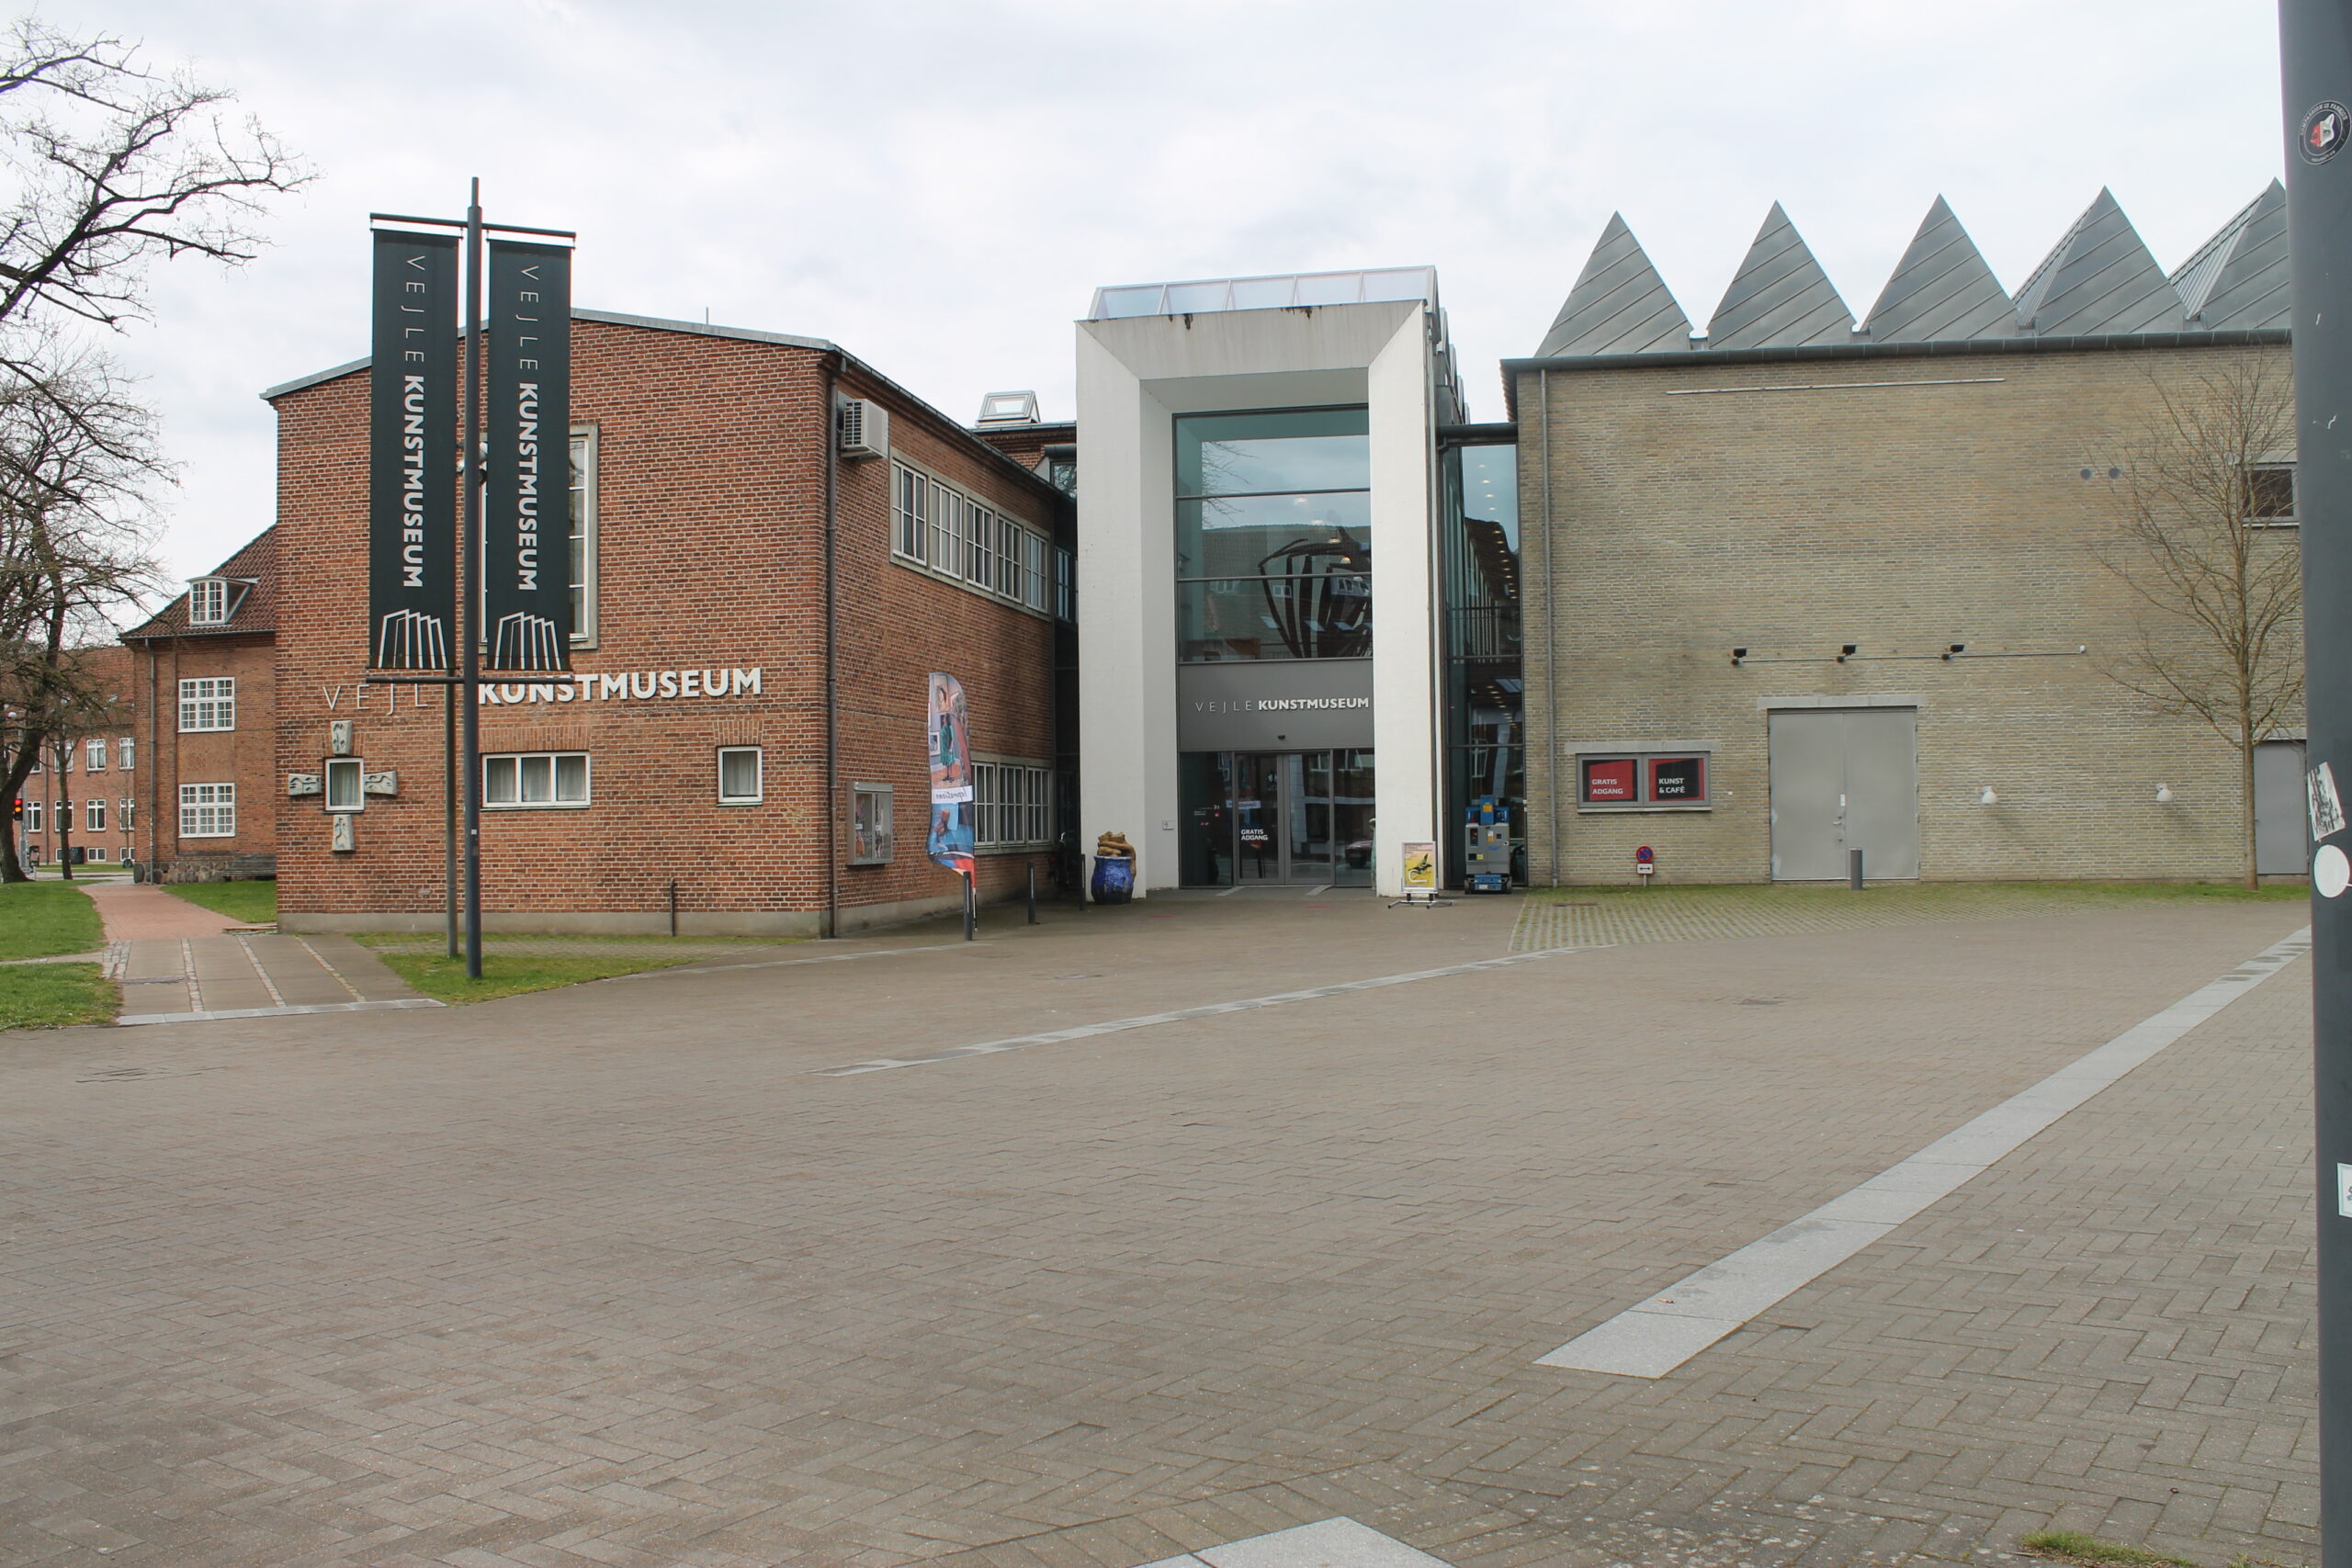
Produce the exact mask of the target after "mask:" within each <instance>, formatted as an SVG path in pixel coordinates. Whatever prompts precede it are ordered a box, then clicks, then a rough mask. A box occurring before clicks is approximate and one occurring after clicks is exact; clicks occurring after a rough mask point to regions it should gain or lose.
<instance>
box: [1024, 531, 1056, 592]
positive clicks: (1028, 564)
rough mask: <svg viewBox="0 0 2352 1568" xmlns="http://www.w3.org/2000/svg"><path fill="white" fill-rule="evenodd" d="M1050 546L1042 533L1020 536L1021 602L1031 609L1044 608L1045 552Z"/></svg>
mask: <svg viewBox="0 0 2352 1568" xmlns="http://www.w3.org/2000/svg"><path fill="white" fill-rule="evenodd" d="M1051 548H1052V546H1051V545H1049V544H1047V543H1046V537H1045V536H1044V535H1042V534H1031V533H1026V532H1024V533H1023V535H1022V536H1021V602H1022V603H1023V604H1026V605H1028V606H1029V608H1031V609H1033V610H1043V609H1045V608H1046V551H1047V550H1049V549H1051Z"/></svg>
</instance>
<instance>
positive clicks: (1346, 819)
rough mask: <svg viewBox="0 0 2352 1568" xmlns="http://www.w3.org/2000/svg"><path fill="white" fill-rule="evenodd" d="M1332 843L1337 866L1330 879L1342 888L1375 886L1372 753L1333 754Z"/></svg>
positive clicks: (1354, 751)
mask: <svg viewBox="0 0 2352 1568" xmlns="http://www.w3.org/2000/svg"><path fill="white" fill-rule="evenodd" d="M1331 762H1332V768H1331V842H1332V846H1333V847H1334V848H1335V849H1336V850H1337V851H1338V863H1337V865H1336V866H1335V867H1334V868H1333V872H1332V876H1331V880H1332V881H1333V882H1335V883H1337V884H1338V885H1339V886H1342V887H1369V886H1372V823H1373V803H1372V772H1373V770H1372V753H1371V751H1369V750H1340V751H1334V752H1332V753H1331Z"/></svg>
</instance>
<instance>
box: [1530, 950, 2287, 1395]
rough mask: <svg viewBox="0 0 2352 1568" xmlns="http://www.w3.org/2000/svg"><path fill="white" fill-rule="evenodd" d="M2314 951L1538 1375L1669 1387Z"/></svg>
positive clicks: (1916, 1163) (1906, 1167) (1896, 1171)
mask: <svg viewBox="0 0 2352 1568" xmlns="http://www.w3.org/2000/svg"><path fill="white" fill-rule="evenodd" d="M2310 950H2311V928H2309V927H2308V926H2306V927H2305V928H2303V929H2302V930H2301V931H2297V932H2296V933H2295V934H2294V935H2292V936H2290V937H2289V938H2287V939H2286V940H2285V941H2284V942H2278V943H2277V944H2276V945H2274V946H2271V947H2268V948H2265V949H2264V950H2263V951H2262V952H2261V953H2256V955H2255V956H2254V957H2252V958H2250V959H2248V960H2246V961H2245V963H2244V964H2239V965H2238V966H2237V967H2236V968H2234V969H2233V970H2231V971H2230V972H2229V973H2228V974H2226V975H2224V976H2222V977H2221V978H2220V979H2218V980H2215V981H2213V982H2212V983H2211V984H2210V985H2205V986H2200V987H2198V988H2197V989H2196V990H2194V991H2191V992H2190V993H2189V994H2188V995H2187V996H2185V997H2183V998H2181V999H2180V1000H2178V1001H2177V1002H2175V1003H2173V1004H2172V1006H2170V1007H2168V1008H2166V1009H2165V1010H2163V1011H2162V1012H2160V1013H2157V1014H2156V1015H2155V1016H2154V1017H2153V1018H2148V1019H2144V1020H2143V1021H2140V1022H2138V1023H2135V1024H2133V1025H2132V1026H2131V1028H2129V1029H2127V1030H2125V1031H2124V1032H2122V1033H2120V1034H2119V1035H2117V1036H2116V1037H2115V1038H2114V1039H2112V1040H2110V1041H2109V1042H2108V1043H2106V1044H2104V1045H2101V1046H2099V1047H2098V1048H2097V1049H2096V1050H2093V1051H2091V1052H2089V1053H2087V1054H2086V1055H2081V1056H2077V1057H2076V1058H2075V1060H2074V1061H2072V1062H2070V1063H2068V1064H2067V1065H2066V1066H2063V1067H2061V1068H2059V1069H2058V1070H2057V1071H2056V1072H2054V1073H2052V1074H2051V1075H2050V1076H2049V1077H2046V1078H2043V1079H2042V1080H2041V1082H2040V1083H2037V1084H2035V1085H2034V1086H2033V1087H2032V1088H2030V1089H2026V1090H2024V1091H2022V1092H2021V1093H2018V1094H2015V1095H2012V1096H2010V1097H2009V1098H2008V1099H2007V1100H2003V1101H2002V1102H2001V1103H2000V1104H1998V1105H1996V1106H1995V1107H1993V1109H1991V1110H1990V1111H1985V1113H1984V1114H1983V1115H1981V1116H1978V1117H1977V1118H1975V1119H1974V1120H1973V1121H1971V1122H1967V1123H1965V1124H1964V1125H1962V1126H1960V1127H1958V1128H1955V1129H1954V1130H1952V1131H1951V1132H1950V1133H1947V1134H1944V1135H1943V1136H1942V1137H1940V1138H1939V1139H1937V1140H1936V1141H1935V1142H1934V1143H1932V1144H1929V1145H1928V1146H1927V1147H1926V1148H1924V1149H1921V1150H1920V1151H1919V1152H1918V1153H1917V1154H1915V1155H1913V1156H1910V1157H1909V1158H1908V1159H1904V1160H1898V1161H1896V1162H1895V1163H1894V1165H1891V1166H1889V1167H1887V1168H1886V1169H1884V1170H1883V1171H1881V1172H1879V1173H1878V1174H1877V1175H1876V1176H1873V1177H1871V1179H1869V1180H1868V1181H1865V1182H1863V1183H1862V1184H1861V1185H1860V1186H1859V1187H1856V1188H1853V1189H1852V1190H1849V1191H1847V1192H1845V1193H1843V1194H1841V1195H1840V1196H1838V1197H1836V1198H1833V1199H1831V1200H1830V1201H1828V1202H1826V1203H1824V1204H1822V1205H1821V1207H1819V1208H1817V1209H1815V1210H1814V1211H1813V1212H1812V1213H1808V1214H1804V1215H1801V1216H1800V1217H1798V1218H1796V1219H1794V1220H1792V1221H1790V1222H1789V1223H1788V1224H1785V1225H1782V1226H1781V1228H1780V1229H1779V1230H1776V1231H1774V1232H1773V1233H1772V1234H1771V1235H1768V1236H1764V1237H1762V1238H1761V1239H1759V1240H1757V1241H1752V1242H1750V1243H1748V1244H1747V1246H1746V1247H1741V1248H1740V1249H1739V1250H1738V1251H1736V1252H1734V1253H1731V1254H1730V1255H1728V1256H1726V1257H1724V1258H1717V1259H1716V1260H1715V1261H1714V1262H1713V1263H1710V1264H1708V1265H1707V1266H1706V1267H1705V1268H1704V1269H1700V1270H1699V1271H1698V1272H1697V1273H1695V1274H1690V1275H1686V1276H1685V1277H1684V1278H1682V1279H1680V1280H1676V1281H1675V1282H1674V1283H1673V1284H1671V1285H1668V1287H1667V1288H1666V1289H1665V1290H1663V1291H1660V1292H1658V1293H1657V1294H1656V1295H1654V1296H1652V1297H1650V1298H1649V1300H1647V1301H1645V1302H1639V1303H1635V1304H1634V1305H1633V1306H1630V1307H1627V1308H1626V1309H1625V1310H1624V1311H1623V1312H1621V1313H1619V1314H1617V1315H1616V1316H1615V1317H1612V1318H1611V1319H1610V1320H1609V1321H1608V1322H1606V1323H1603V1324H1600V1325H1598V1326H1596V1327H1594V1328H1590V1329H1588V1330H1587V1331H1586V1332H1584V1333H1582V1334H1580V1335H1578V1336H1577V1337H1575V1338H1574V1339H1571V1340H1569V1341H1568V1342H1567V1343H1566V1345H1563V1346H1561V1347H1560V1348H1558V1349H1556V1350H1555V1351H1553V1352H1552V1353H1551V1354H1550V1355H1548V1356H1540V1357H1538V1358H1537V1359H1536V1365H1538V1366H1543V1367H1565V1368H1568V1369H1571V1370H1574V1371H1587V1372H1612V1373H1615V1374H1617V1375H1619V1376H1621V1377H1634V1378H1660V1377H1664V1376H1665V1375H1666V1374H1667V1373H1668V1372H1670V1371H1674V1369H1675V1368H1677V1367H1679V1366H1680V1365H1681V1364H1682V1363H1683V1362H1685V1361H1687V1360H1689V1359H1691V1357H1693V1356H1695V1355H1697V1354H1698V1353H1699V1352H1700V1351H1702V1350H1704V1349H1705V1348H1707V1347H1708V1346H1710V1345H1713V1343H1714V1342H1715V1341H1716V1340H1718V1339H1721V1338H1723V1337H1724V1336H1725V1335H1727V1334H1730V1333H1732V1332H1733V1331H1734V1330H1736V1329H1738V1328H1740V1327H1743V1326H1745V1325H1747V1323H1748V1321H1749V1320H1750V1319H1752V1318H1754V1317H1755V1316H1756V1315H1757V1314H1759V1313H1761V1312H1763V1311H1764V1310H1765V1309H1766V1308H1768V1307H1770V1306H1772V1305H1773V1304H1774V1303H1778V1302H1780V1301H1781V1300H1782V1299H1784V1298H1785V1297H1787V1296H1790V1295H1792V1294H1793V1293H1795V1292H1797V1291H1799V1290H1802V1289H1803V1288H1804V1287H1805V1286H1807V1285H1809V1284H1811V1283H1813V1281H1814V1280H1817V1279H1819V1278H1821V1276H1822V1275H1824V1274H1826V1273H1827V1272H1828V1271H1829V1270H1830V1269H1835V1268H1836V1267H1838V1265H1839V1264H1840V1263H1843V1262H1845V1261H1846V1260H1847V1259H1848V1258H1851V1257H1853V1256H1854V1255H1855V1254H1856V1253H1858V1252H1860V1251H1861V1250H1862V1249H1863V1248H1864V1247H1868V1246H1870V1245H1871V1243H1872V1242H1874V1241H1876V1240H1878V1239H1879V1237H1881V1236H1883V1235H1885V1234H1886V1233H1887V1232H1889V1231H1891V1230H1893V1229H1894V1227H1895V1226H1897V1225H1899V1224H1903V1223H1904V1222H1905V1221H1906V1220H1908V1219H1910V1218H1912V1217H1913V1216H1914V1215H1916V1214H1918V1213H1921V1212H1923V1211H1924V1210H1926V1209H1927V1208H1928V1206H1929V1205H1930V1204H1932V1203H1934V1202H1936V1201H1937V1200H1939V1199H1940V1198H1943V1197H1946V1196H1947V1195H1949V1194H1950V1193H1951V1192H1953V1191H1954V1190H1958V1189H1959V1188H1960V1187H1961V1186H1962V1184H1964V1183H1966V1182H1967V1181H1969V1180H1971V1179H1973V1178H1975V1177H1977V1176H1979V1175H1981V1174H1983V1173H1984V1172H1985V1170H1986V1169H1987V1168H1990V1167H1991V1166H1993V1165H1994V1164H1995V1163H1996V1161H1998V1160H2000V1159H2001V1158H2003V1157H2004V1156H2007V1155H2008V1154H2010V1153H2012V1152H2014V1151H2015V1150H2016V1149H2017V1148H2018V1146H2019V1145H2023V1144H2024V1143H2025V1142H2026V1141H2027V1140H2028V1139H2030V1138H2031V1137H2033V1136H2034V1135H2035V1134H2039V1133H2041V1131H2042V1130H2043V1129H2045V1128H2047V1127H2049V1126H2050V1125H2051V1124H2052V1122H2056V1121H2057V1120H2058V1119H2059V1118H2060V1117H2062V1116H2064V1115H2065V1114H2066V1113H2067V1112H2068V1111H2073V1110H2075V1108H2076V1107H2077V1106H2079V1105H2081V1104H2082V1103H2083V1102H2084V1101H2085V1100H2089V1099H2090V1098H2091V1097H2092V1096H2093V1095H2095V1094H2098V1092H2099V1091H2100V1090H2101V1089H2106V1088H2108V1087H2109V1086H2110V1085H2112V1084H2113V1083H2115V1082H2116V1080H2117V1079H2119V1078H2120V1077H2123V1075H2124V1074H2126V1073H2128V1072H2130V1071H2131V1069H2132V1068H2134V1067H2136V1066H2140V1065H2141V1064H2142V1063H2143V1062H2145V1061H2147V1060H2148V1059H2149V1058H2150V1057H2152V1056H2154V1055H2155V1054H2156V1053H2157V1052H2159V1051H2161V1050H2163V1049H2164V1048H2165V1046H2167V1045H2170V1044H2171V1043H2173V1042H2175V1041H2176V1040H2178V1039H2179V1038H2180V1037H2181V1036H2182V1035H2184V1034H2187V1033H2188V1032H2189V1031H2190V1030H2192V1029H2194V1028H2196V1027H2197V1026H2198V1025H2199V1024H2200V1023H2202V1022H2204V1021H2206V1020H2207V1019H2209V1018H2211V1017H2212V1016H2213V1015H2214V1014H2215V1013H2217V1012H2219V1011H2221V1010H2222V1009H2223V1008H2225V1007H2227V1006H2229V1005H2230V1004H2231V1003H2232V1002H2233V1001H2235V1000H2237V999H2238V998H2240V997H2242V996H2244V995H2245V994H2246V992H2248V991H2249V990H2251V989H2253V988H2254V987H2256V986H2257V985H2259V984H2260V983H2261V982H2263V981H2264V980H2267V979H2268V978H2269V977H2270V976H2273V975H2276V974H2277V973H2278V971H2279V970H2281V969H2283V968H2285V967H2286V966H2287V965H2288V964H2290V963H2292V962H2293V961H2294V960H2295V959H2297V958H2299V957H2301V956H2302V954H2303V953H2307V952H2309V951H2310Z"/></svg>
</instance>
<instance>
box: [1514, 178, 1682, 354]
mask: <svg viewBox="0 0 2352 1568" xmlns="http://www.w3.org/2000/svg"><path fill="white" fill-rule="evenodd" d="M1690 346H1691V318H1690V317H1688V316H1686V315H1684V314H1683V313H1682V307H1681V306H1679V305H1678V304H1676V303H1675V301H1674V296H1673V294H1672V293H1670V292H1668V289H1667V287H1666V279H1664V278H1662V277H1660V276H1658V275H1657V268H1656V267H1655V266H1652V265H1650V258H1649V256H1648V254H1647V253H1645V251H1643V249H1642V245H1641V242H1640V241H1638V240H1636V239H1634V231H1633V230H1631V229H1629V228H1627V227H1626V226H1625V215H1624V214H1623V213H1622V212H1612V213H1611V214H1610V215H1609V226H1608V227H1607V228H1606V229H1603V230H1602V231H1600V243H1599V244H1596V245H1595V246H1593V247H1592V255H1591V257H1590V259H1589V260H1588V261H1586V263H1585V264H1584V271H1583V272H1582V273H1580V274H1578V275H1577V285H1576V287H1575V288H1571V289H1569V290H1568V298H1567V301H1566V303H1565V304H1563V305H1562V306H1561V307H1560V313H1559V315H1558V316H1557V317H1556V318H1555V320H1554V321H1553V322H1552V330H1551V331H1550V332H1548V333H1544V342H1543V344H1542V346H1541V347H1539V348H1537V349H1536V351H1535V353H1536V355H1537V356H1538V357H1539V358H1548V357H1550V356H1551V355H1559V354H1657V353H1661V352H1663V351H1665V350H1668V349H1688V348H1689V347H1690Z"/></svg>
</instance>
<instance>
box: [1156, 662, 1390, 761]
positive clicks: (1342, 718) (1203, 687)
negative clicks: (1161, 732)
mask: <svg viewBox="0 0 2352 1568" xmlns="http://www.w3.org/2000/svg"><path fill="white" fill-rule="evenodd" d="M1372 743H1373V741H1372V660H1369V659H1305V660H1295V661H1292V662H1287V663H1284V662H1279V661H1264V662H1261V661H1240V660H1237V661H1235V662H1233V663H1229V664H1180V665H1178V666H1177V667H1176V749H1177V750H1180V751H1317V750H1329V749H1333V748H1339V747H1363V746H1370V745H1371V744H1372Z"/></svg>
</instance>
